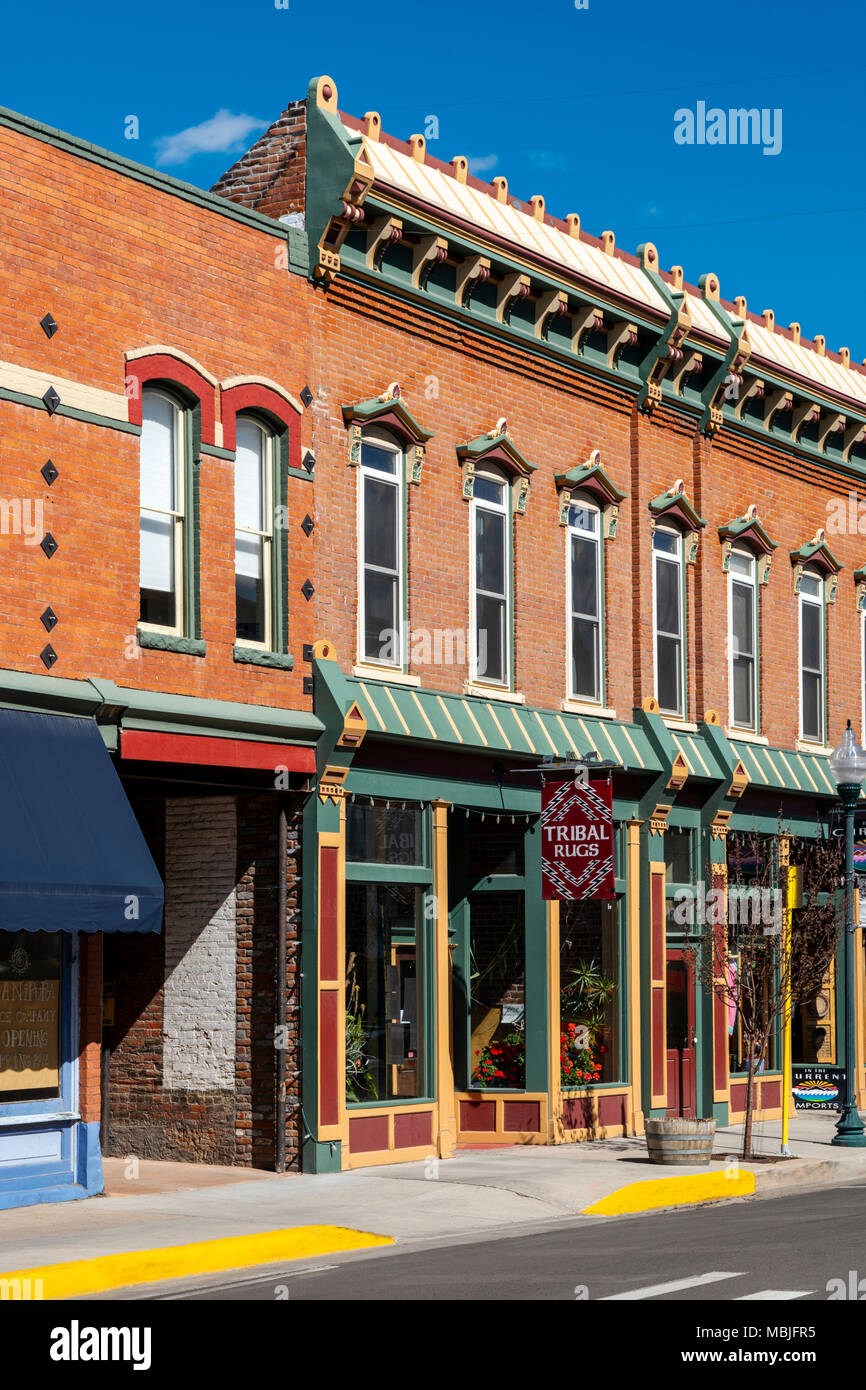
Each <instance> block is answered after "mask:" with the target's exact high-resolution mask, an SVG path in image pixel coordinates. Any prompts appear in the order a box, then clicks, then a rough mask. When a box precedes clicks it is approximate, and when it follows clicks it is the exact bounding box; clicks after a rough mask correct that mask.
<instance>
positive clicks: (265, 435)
mask: <svg viewBox="0 0 866 1390" xmlns="http://www.w3.org/2000/svg"><path fill="white" fill-rule="evenodd" d="M237 423H238V425H240V424H241V423H244V424H247V425H252V426H254V428H255V429H257V430H258V432H259V434H260V435H261V437H262V475H263V476H262V478H261V487H262V520H263V522H264V523H265V529H264V530H261V531H256V530H253V529H252V528H250V527H248V526H238V524H237V520H235V530H234V534H235V536H236V537H237V536H239V535H241V536H258V537H259V538H260V539H261V541H262V584H263V585H264V593H265V636H264V641H262V642H254V641H253V640H252V639H251V638H249V637H238V635H237V608H235V642H234V644H235V646H236V647H252V648H253V649H254V650H255V651H264V652H272V651H275V650H276V647H275V646H274V640H275V637H274V602H273V592H274V579H273V575H274V569H273V563H274V552H273V543H274V436H273V434H272V433H271V431H270V430H269V429H268V428H267V427H266V426H265V425H263V424H262V423H261V421H260V420H257V419H255V417H254V416H252V415H239V416H238V417H237ZM235 565H236V566H237V560H236V561H235ZM235 582H237V568H235Z"/></svg>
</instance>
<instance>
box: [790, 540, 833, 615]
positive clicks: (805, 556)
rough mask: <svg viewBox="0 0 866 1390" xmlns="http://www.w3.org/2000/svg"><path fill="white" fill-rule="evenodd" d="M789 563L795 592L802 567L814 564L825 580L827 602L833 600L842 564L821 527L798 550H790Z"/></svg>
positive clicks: (800, 578)
mask: <svg viewBox="0 0 866 1390" xmlns="http://www.w3.org/2000/svg"><path fill="white" fill-rule="evenodd" d="M791 564H792V565H793V567H794V593H795V594H799V592H800V586H801V584H802V580H803V571H804V569H805V568H806V566H807V565H814V566H815V568H816V569H818V570H820V571H821V574H822V575H823V577H824V579H825V581H826V598H827V602H828V603H833V602H834V601H835V598H836V586H837V584H838V574H839V571H840V570H841V569H843V568H844V566H843V565H842V564H841V562H840V561H839V560H837V559H836V556H835V555H834V554H833V552H832V550H831V549H830V547H829V545H828V544H827V541H826V537H825V533H824V529H823V527H819V529H818V530H817V531H816V532H815V535H814V536H813V538H812V540H810V541H808V542H807V543H806V544H805V545H801V546H800V548H799V550H792V551H791Z"/></svg>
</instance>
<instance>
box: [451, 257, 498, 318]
mask: <svg viewBox="0 0 866 1390" xmlns="http://www.w3.org/2000/svg"><path fill="white" fill-rule="evenodd" d="M489 279H490V257H489V256H467V258H466V260H464V261H461V262H460V264H459V265H458V267H457V277H456V290H457V303H458V304H460V305H462V306H463V308H468V306H469V304H470V302H471V299H472V296H473V294H474V293H475V290H476V289H477V288H478V286H479V285H483V284H484V283H485V281H487V280H489Z"/></svg>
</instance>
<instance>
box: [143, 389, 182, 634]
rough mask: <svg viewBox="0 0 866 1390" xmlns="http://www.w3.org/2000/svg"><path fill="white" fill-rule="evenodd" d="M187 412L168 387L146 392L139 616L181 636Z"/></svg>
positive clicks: (157, 628)
mask: <svg viewBox="0 0 866 1390" xmlns="http://www.w3.org/2000/svg"><path fill="white" fill-rule="evenodd" d="M187 415H188V412H187V411H186V410H185V409H184V407H183V406H182V405H181V404H180V402H179V400H178V399H177V398H176V397H175V396H173V395H172V394H170V393H169V392H168V391H166V390H163V389H161V388H160V389H157V388H149V389H148V390H146V391H144V392H143V397H142V426H141V453H140V498H141V501H140V507H141V511H140V522H139V547H140V548H139V567H140V580H139V622H140V625H141V626H142V627H143V628H146V629H148V630H150V631H154V632H163V633H168V634H173V635H177V636H180V635H182V634H183V632H184V629H185V622H186V618H187V614H186V612H185V608H186V605H185V603H184V590H185V580H186V577H187V576H186V569H187V558H188V557H187V544H186V540H187V533H188V519H187V491H188V489H187V459H188V450H189V423H188V419H187Z"/></svg>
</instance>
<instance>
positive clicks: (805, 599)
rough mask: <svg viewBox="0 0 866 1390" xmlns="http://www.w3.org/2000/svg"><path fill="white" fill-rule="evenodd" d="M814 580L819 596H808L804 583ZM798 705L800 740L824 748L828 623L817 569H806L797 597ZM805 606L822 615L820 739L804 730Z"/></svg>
mask: <svg viewBox="0 0 866 1390" xmlns="http://www.w3.org/2000/svg"><path fill="white" fill-rule="evenodd" d="M806 579H814V580H815V581H816V583H817V585H818V594H817V596H816V595H813V594H807V593H804V592H803V581H804V580H806ZM797 599H798V605H797V684H798V687H799V688H798V691H797V703H798V706H799V710H800V739H801V741H802V742H803V743H813V744H814V745H815V746H816V747H823V746H824V743H825V739H826V735H827V709H826V688H827V651H826V633H825V631H824V628H825V624H826V621H827V614H826V608H825V592H824V576H823V575H822V574H821V573H820V571H818V570H816V569H806V570H804V571H803V574H802V576H801V579H800V592H799V594H798V595H797ZM805 604H809V605H811V606H812V607H813V608H817V609H818V610H819V614H820V622H819V624H818V632H819V635H820V641H821V665H820V668H819V671H820V676H821V682H820V687H819V689H820V692H821V705H820V716H821V717H820V724H821V727H820V729H819V737H818V738H815V737H814V736H813V735H812V734H807V733H805V731H804V729H803V674H804V667H803V606H804V605H805Z"/></svg>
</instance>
